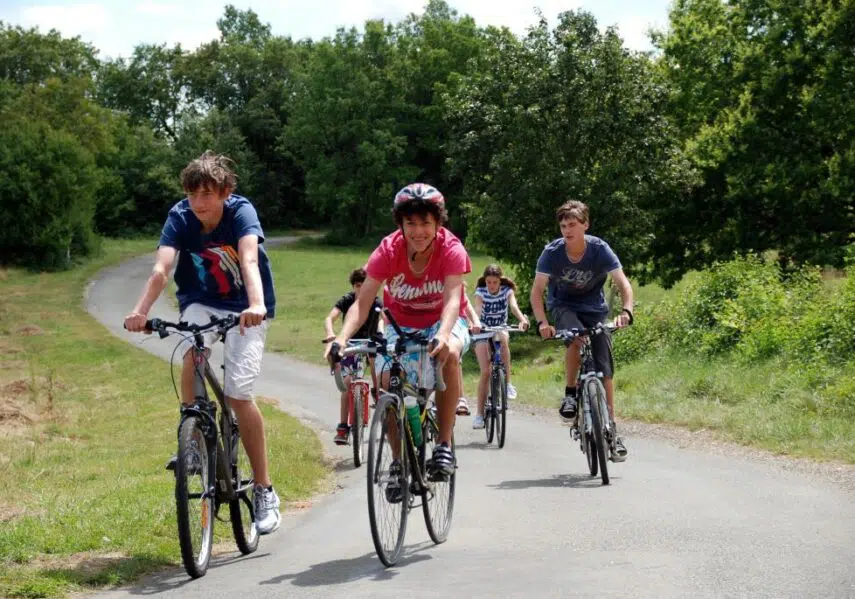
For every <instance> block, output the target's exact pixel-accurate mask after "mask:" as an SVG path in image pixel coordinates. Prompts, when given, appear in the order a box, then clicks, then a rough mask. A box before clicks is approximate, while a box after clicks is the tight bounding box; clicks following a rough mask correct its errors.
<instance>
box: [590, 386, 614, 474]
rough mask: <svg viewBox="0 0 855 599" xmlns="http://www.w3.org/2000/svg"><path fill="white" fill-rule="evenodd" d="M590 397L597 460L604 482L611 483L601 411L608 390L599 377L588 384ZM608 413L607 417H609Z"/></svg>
mask: <svg viewBox="0 0 855 599" xmlns="http://www.w3.org/2000/svg"><path fill="white" fill-rule="evenodd" d="M585 392H586V393H587V394H588V397H587V398H586V401H587V402H588V404H589V405H590V407H591V433H592V436H593V443H594V444H595V445H596V447H595V449H596V452H595V453H596V456H597V461H598V462H599V464H600V478H602V480H603V484H604V485H607V484H609V465H608V461H607V459H606V436H605V435H604V434H603V417H604V416H603V414H602V413H601V412H600V406H601V405H603V404H604V403H605V397H606V390H605V389H604V388H603V384H602V383H601V382H600V381H599V379H591V380H590V381H588V384H587V385H586V391H585ZM608 417H609V416H608V413H606V415H605V418H608Z"/></svg>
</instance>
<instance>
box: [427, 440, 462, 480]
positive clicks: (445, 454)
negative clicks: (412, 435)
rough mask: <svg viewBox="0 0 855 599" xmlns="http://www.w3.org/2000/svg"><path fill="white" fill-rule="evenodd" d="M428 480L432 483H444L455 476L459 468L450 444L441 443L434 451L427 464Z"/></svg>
mask: <svg viewBox="0 0 855 599" xmlns="http://www.w3.org/2000/svg"><path fill="white" fill-rule="evenodd" d="M427 468H428V480H430V481H432V482H443V481H446V480H448V478H449V477H450V476H451V475H452V474H454V469H455V468H457V460H456V459H455V458H454V453H453V452H452V451H451V447H449V446H448V443H440V444H439V445H437V446H436V447H435V448H434V450H433V455H432V456H431V458H430V461H429V462H428V464H427Z"/></svg>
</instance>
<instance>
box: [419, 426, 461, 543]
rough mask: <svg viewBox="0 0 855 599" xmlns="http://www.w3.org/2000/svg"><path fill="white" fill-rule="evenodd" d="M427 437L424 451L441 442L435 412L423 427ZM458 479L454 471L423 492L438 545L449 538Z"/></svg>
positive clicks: (430, 528) (430, 532) (428, 524)
mask: <svg viewBox="0 0 855 599" xmlns="http://www.w3.org/2000/svg"><path fill="white" fill-rule="evenodd" d="M422 431H423V433H424V438H425V445H424V447H423V448H422V451H423V452H427V450H428V449H430V451H431V455H432V454H433V450H434V449H435V448H436V446H437V445H438V444H439V425H438V424H437V422H436V419H435V418H434V416H433V414H432V413H431V412H428V413H427V414H426V417H425V426H424V427H423V428H422ZM451 450H452V451H454V433H452V435H451ZM423 455H424V454H423ZM456 480H457V471H456V470H455V471H454V474H452V475H451V476H450V477H448V480H437V481H430V482H429V486H428V488H426V489H424V490H423V492H422V512H424V516H425V526H426V527H427V531H428V535H430V538H431V540H432V541H433V542H434V543H436V544H437V545H438V544H440V543H444V542H445V541H446V540H447V539H448V531H449V530H450V529H451V517H452V515H453V514H454V486H455V481H456Z"/></svg>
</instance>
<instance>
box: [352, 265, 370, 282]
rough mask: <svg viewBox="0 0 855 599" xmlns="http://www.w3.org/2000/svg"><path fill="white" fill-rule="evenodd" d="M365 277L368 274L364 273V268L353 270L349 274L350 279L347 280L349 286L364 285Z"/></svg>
mask: <svg viewBox="0 0 855 599" xmlns="http://www.w3.org/2000/svg"><path fill="white" fill-rule="evenodd" d="M367 276H368V273H367V272H365V269H364V268H355V269H353V271H352V272H351V273H350V278H349V279H348V280H349V281H350V284H351V285H356V284H357V283H364V282H365V279H366V277H367Z"/></svg>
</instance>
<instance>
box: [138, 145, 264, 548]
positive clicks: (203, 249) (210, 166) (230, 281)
mask: <svg viewBox="0 0 855 599" xmlns="http://www.w3.org/2000/svg"><path fill="white" fill-rule="evenodd" d="M230 162H231V161H230V160H229V159H228V158H226V157H225V156H221V155H220V156H218V155H215V154H214V153H212V152H210V151H209V152H205V153H204V154H202V155H201V156H200V157H199V158H197V159H196V160H193V161H192V162H190V164H188V165H187V167H186V168H185V169H184V170H183V171H182V172H181V184H182V186H183V187H184V192H185V193H186V194H187V197H186V198H185V199H183V200H181V201H180V202H178V203H177V204H175V206H173V207H172V209H171V210H170V211H169V215H168V216H167V218H166V224H165V225H164V226H163V231H162V233H161V236H160V243H159V244H158V248H157V254H156V257H155V265H154V270H153V272H152V274H151V276H150V277H149V279H148V281H147V282H146V284H145V287H144V288H143V293H142V296H141V297H140V299H139V301H138V302H137V304H136V306H134V309H133V311H132V312H131V313H130V314H129V315H128V316H126V317H125V328H127V329H128V330H129V331H134V332H143V331H144V330H145V322H146V319H147V318H148V312H149V310H150V309H151V306H152V304H154V302H155V300H156V299H157V298H158V297H159V296H160V294H161V293H162V292H163V290H164V289H165V288H166V285H167V282H168V280H169V273H170V271H171V270H172V267H173V265H175V262H176V258H177V259H178V266H177V268H176V270H175V283H176V284H177V286H178V292H177V296H178V305H179V309H180V310H181V320H183V321H187V322H190V323H198V324H206V323H208V322H210V316H211V315H213V316H217V317H223V316H226V315H227V314H229V313H235V314H240V331H239V333H240V334H237V331H235V330H232V331H230V332H229V333H228V334H227V335H226V339H225V348H224V352H223V354H224V360H225V378H224V381H223V390H224V392H225V395H226V397H227V398H228V401H229V405H230V406H231V408H232V409H233V410H234V412H235V415H236V416H237V418H238V421H239V422H240V427H241V441H242V443H243V445H244V448H245V449H246V453H247V456H248V457H249V461H250V464H251V465H252V470H253V475H254V480H255V488H254V489H253V503H254V507H255V521H256V528H257V530H258V532H259V533H260V534H267V533H270V532H273V531H274V530H276V529H277V528H279V523H280V516H279V505H280V502H279V497H278V496H277V495H276V492H275V491H274V490H273V486H272V484H271V482H270V478H269V475H268V471H267V448H266V443H265V438H264V420H263V418H262V415H261V412H260V411H259V409H258V406H256V405H255V402H254V401H253V395H252V388H253V384H254V383H255V380H256V379H257V378H258V375H259V374H260V372H261V358H262V355H263V353H264V339H265V335H266V332H267V321H266V320H265V317H266V318H272V317H273V314H274V310H275V307H276V298H275V296H274V293H273V277H272V274H271V271H270V263H269V261H268V258H267V253H266V252H265V251H264V246H263V245H261V244H262V243H263V242H264V232H263V231H262V229H261V224H260V223H259V221H258V215H257V214H256V212H255V208H253V206H252V204H250V202H249V200H247V199H246V198H243V197H241V196H238V195H232V192H233V191H234V189H235V185H236V182H237V181H236V179H237V178H236V176H235V174H234V173H233V172H232V170H231V168H230ZM214 341H215V339H209V342H211V343H213V342H214ZM183 349H184V352H185V353H184V364H183V368H182V371H181V401H182V403H183V404H184V405H191V404H192V403H193V382H194V377H195V367H194V365H193V359H192V353H191V352H190V351H189V349H190V345H189V344H188V345H187V346H186V348H183ZM173 459H174V458H173ZM170 465H171V464H170Z"/></svg>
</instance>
